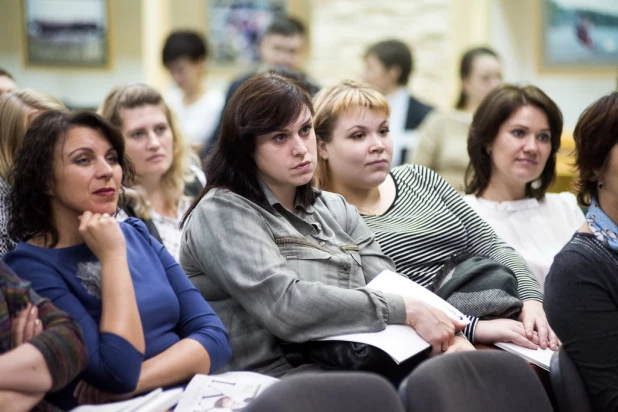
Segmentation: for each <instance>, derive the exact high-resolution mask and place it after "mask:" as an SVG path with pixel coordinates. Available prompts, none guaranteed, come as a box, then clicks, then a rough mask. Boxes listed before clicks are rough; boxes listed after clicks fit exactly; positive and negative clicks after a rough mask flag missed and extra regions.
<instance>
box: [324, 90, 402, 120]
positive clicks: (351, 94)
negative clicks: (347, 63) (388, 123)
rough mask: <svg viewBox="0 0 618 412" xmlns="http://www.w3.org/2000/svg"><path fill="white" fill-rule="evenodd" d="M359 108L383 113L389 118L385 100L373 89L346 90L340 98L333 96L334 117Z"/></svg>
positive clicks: (388, 109) (389, 111)
mask: <svg viewBox="0 0 618 412" xmlns="http://www.w3.org/2000/svg"><path fill="white" fill-rule="evenodd" d="M359 107H360V108H364V109H368V110H371V111H376V112H381V113H384V115H386V117H390V114H391V108H390V106H389V104H388V101H387V100H386V98H385V97H384V96H383V95H382V94H381V93H379V92H377V91H374V90H373V89H365V88H363V89H360V88H359V89H348V90H346V91H345V92H343V93H341V94H340V96H337V95H335V96H333V114H334V115H335V116H339V115H340V114H341V113H343V112H345V111H348V110H350V109H353V108H359Z"/></svg>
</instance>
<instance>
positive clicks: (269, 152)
mask: <svg viewBox="0 0 618 412" xmlns="http://www.w3.org/2000/svg"><path fill="white" fill-rule="evenodd" d="M253 157H254V159H255V164H256V166H257V169H258V175H259V177H260V178H261V179H262V181H263V182H264V183H265V184H266V185H267V186H268V187H269V188H270V189H271V190H273V192H277V191H278V190H286V191H287V190H288V189H291V188H296V187H298V186H302V185H304V184H307V183H309V182H310V181H311V179H312V178H313V172H314V171H315V164H316V139H315V132H314V131H313V120H312V118H311V112H310V111H309V109H308V108H304V109H303V111H302V112H301V115H300V116H299V117H298V118H297V119H296V120H295V121H293V122H292V123H290V124H289V125H287V126H286V127H284V128H282V129H281V130H278V131H275V132H272V133H268V134H265V135H261V136H258V137H257V138H256V141H255V153H254V155H253Z"/></svg>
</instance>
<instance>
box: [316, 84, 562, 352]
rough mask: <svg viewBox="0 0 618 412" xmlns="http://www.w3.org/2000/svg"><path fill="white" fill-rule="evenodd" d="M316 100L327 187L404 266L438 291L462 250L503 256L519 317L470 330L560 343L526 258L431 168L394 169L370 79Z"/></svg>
mask: <svg viewBox="0 0 618 412" xmlns="http://www.w3.org/2000/svg"><path fill="white" fill-rule="evenodd" d="M314 105H315V117H314V127H315V132H316V135H317V137H318V152H319V159H318V161H319V168H318V177H319V181H320V184H321V187H322V188H323V189H324V190H328V191H331V192H335V193H339V194H340V195H342V196H343V197H344V198H345V200H346V201H347V202H348V203H350V204H352V205H354V206H356V208H357V209H358V211H359V212H360V213H361V216H363V218H364V220H365V222H366V223H367V225H368V226H369V228H370V229H371V230H372V231H373V232H374V233H375V237H376V240H377V241H378V243H379V244H380V247H381V249H382V251H383V252H384V254H386V256H388V257H390V258H391V259H392V260H393V262H394V263H395V266H396V268H397V271H398V272H400V273H402V274H405V275H406V276H408V277H409V278H410V279H412V280H413V281H415V282H417V283H419V284H421V285H422V286H425V287H427V288H430V289H432V288H433V289H434V290H435V288H436V284H437V283H438V282H439V279H440V278H441V275H444V274H445V273H448V272H449V270H448V268H452V267H451V266H450V265H451V264H452V262H453V261H454V260H456V258H457V257H461V256H469V255H474V256H483V257H485V258H489V259H491V260H492V261H494V262H497V263H500V264H501V265H504V266H506V267H508V268H509V269H510V270H511V271H512V272H513V273H514V274H515V276H516V278H517V282H516V286H515V287H516V288H517V291H516V292H517V295H518V296H519V297H520V298H521V300H522V301H523V308H522V310H521V312H520V314H519V315H518V317H517V320H515V319H507V318H500V319H493V320H478V318H477V317H473V316H470V317H471V323H470V324H469V325H468V326H467V327H466V329H465V330H464V333H465V334H466V336H467V337H468V338H469V339H470V340H471V341H473V342H475V343H485V344H491V343H494V342H513V343H516V344H518V345H521V346H525V347H529V348H531V349H533V348H536V347H537V346H536V345H537V344H538V345H540V346H541V347H542V348H547V347H551V348H552V349H556V348H557V345H558V340H557V339H556V336H555V334H554V333H553V332H552V331H551V329H550V328H549V325H548V324H547V319H546V317H545V313H544V312H543V306H542V300H543V295H542V294H541V291H540V290H539V284H538V282H537V280H536V278H535V277H534V275H533V274H532V273H531V272H530V269H528V267H527V266H526V263H525V262H524V260H523V259H522V257H521V256H520V255H518V254H517V253H516V252H515V251H514V250H513V249H511V248H510V247H508V246H507V245H506V243H504V242H503V241H502V240H500V239H499V238H498V237H497V236H496V234H495V232H494V231H493V230H492V229H491V227H490V226H489V225H488V224H487V223H485V222H484V221H483V220H482V219H481V218H480V217H479V216H478V215H477V214H476V213H475V212H474V211H473V210H472V209H471V208H470V207H469V206H468V205H467V204H466V203H465V202H464V201H463V199H462V198H461V197H460V196H459V194H458V193H457V192H456V191H455V190H454V189H453V187H452V186H450V185H449V184H448V183H447V182H446V181H445V179H443V178H442V177H440V176H439V175H438V174H436V173H435V172H433V171H432V170H430V169H428V168H426V167H423V166H418V165H404V166H400V167H396V168H394V169H393V170H392V171H391V167H390V165H391V159H392V148H393V144H392V141H391V138H390V136H389V120H388V119H389V112H390V108H389V105H388V102H387V101H386V99H385V97H384V96H383V95H381V94H380V93H378V92H376V91H374V90H373V89H371V88H369V87H368V86H364V85H361V84H358V83H354V82H344V83H342V84H340V85H338V86H335V87H331V88H328V89H322V90H321V91H320V92H319V93H318V94H317V95H316V97H315V99H314ZM445 269H446V270H445ZM501 299H502V297H501ZM463 304H466V303H465V302H464V303H463ZM463 304H462V305H463ZM460 309H463V308H461V307H460ZM464 313H465V310H464Z"/></svg>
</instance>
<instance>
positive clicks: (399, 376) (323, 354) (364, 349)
mask: <svg viewBox="0 0 618 412" xmlns="http://www.w3.org/2000/svg"><path fill="white" fill-rule="evenodd" d="M281 349H282V350H283V354H284V356H285V358H286V360H287V361H288V362H289V363H290V364H291V365H292V366H294V367H297V366H300V365H303V364H307V363H314V364H317V365H319V366H321V367H322V368H324V369H326V370H348V371H365V372H374V373H377V374H379V375H382V376H384V377H385V378H387V379H388V380H390V381H391V382H392V383H393V384H394V385H398V384H399V382H401V381H402V380H403V379H404V378H405V377H406V376H407V375H408V374H409V373H410V372H411V371H412V370H413V369H414V368H415V367H416V366H418V365H419V364H420V363H421V362H422V361H424V360H425V359H427V358H428V357H429V353H430V352H431V347H429V348H427V349H426V350H424V351H422V352H420V353H418V354H416V355H414V356H413V357H411V358H409V359H406V360H405V361H404V362H401V363H399V364H397V362H395V361H394V360H393V358H391V357H390V355H388V354H387V353H386V352H384V351H383V350H381V349H379V348H377V347H375V346H372V345H367V344H365V343H358V342H347V341H310V342H304V343H290V342H281Z"/></svg>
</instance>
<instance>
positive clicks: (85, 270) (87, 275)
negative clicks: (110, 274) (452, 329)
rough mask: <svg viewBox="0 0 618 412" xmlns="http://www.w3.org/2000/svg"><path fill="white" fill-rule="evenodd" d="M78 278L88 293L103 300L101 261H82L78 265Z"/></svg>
mask: <svg viewBox="0 0 618 412" xmlns="http://www.w3.org/2000/svg"><path fill="white" fill-rule="evenodd" d="M77 278H78V279H79V280H80V281H81V283H82V286H83V287H84V289H86V291H87V292H88V294H90V295H92V296H94V297H96V298H97V299H99V300H101V262H81V263H79V264H78V265H77Z"/></svg>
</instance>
